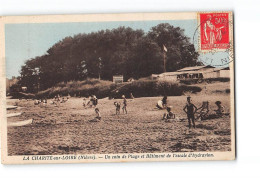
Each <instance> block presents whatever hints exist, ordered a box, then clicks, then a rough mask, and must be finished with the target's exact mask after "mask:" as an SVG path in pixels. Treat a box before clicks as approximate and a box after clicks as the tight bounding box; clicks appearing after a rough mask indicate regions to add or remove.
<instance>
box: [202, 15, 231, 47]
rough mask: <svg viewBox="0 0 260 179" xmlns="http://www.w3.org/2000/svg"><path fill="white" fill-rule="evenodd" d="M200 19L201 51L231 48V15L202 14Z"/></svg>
mask: <svg viewBox="0 0 260 179" xmlns="http://www.w3.org/2000/svg"><path fill="white" fill-rule="evenodd" d="M199 18H200V37H201V39H200V42H201V43H200V49H201V50H212V49H227V48H229V41H230V40H229V35H230V34H229V14H228V13H201V14H200V15H199Z"/></svg>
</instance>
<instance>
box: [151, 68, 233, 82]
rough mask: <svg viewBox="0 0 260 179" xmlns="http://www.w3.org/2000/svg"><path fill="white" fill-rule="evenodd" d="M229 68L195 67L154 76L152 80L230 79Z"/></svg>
mask: <svg viewBox="0 0 260 179" xmlns="http://www.w3.org/2000/svg"><path fill="white" fill-rule="evenodd" d="M229 77H230V70H229V67H225V68H215V67H213V66H210V65H207V66H194V67H185V68H182V69H180V70H177V71H175V72H165V73H162V74H152V76H151V78H152V79H158V80H171V81H177V80H185V79H202V78H229Z"/></svg>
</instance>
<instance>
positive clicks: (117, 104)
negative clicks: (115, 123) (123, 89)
mask: <svg viewBox="0 0 260 179" xmlns="http://www.w3.org/2000/svg"><path fill="white" fill-rule="evenodd" d="M114 105H115V107H116V114H120V105H121V104H120V103H118V102H116V101H115V102H114Z"/></svg>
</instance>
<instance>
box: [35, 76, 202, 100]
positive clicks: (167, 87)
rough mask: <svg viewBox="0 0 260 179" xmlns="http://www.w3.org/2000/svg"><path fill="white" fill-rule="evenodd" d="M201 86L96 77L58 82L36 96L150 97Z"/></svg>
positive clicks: (173, 94) (186, 90) (198, 90)
mask: <svg viewBox="0 0 260 179" xmlns="http://www.w3.org/2000/svg"><path fill="white" fill-rule="evenodd" d="M200 91H201V88H200V87H197V86H188V85H183V84H179V83H175V82H169V81H156V80H149V79H141V80H137V81H134V82H126V83H121V84H114V83H112V82H110V81H102V80H96V79H88V80H85V81H72V82H68V83H67V84H63V83H59V84H57V86H55V87H52V88H49V89H47V90H45V91H41V92H39V93H38V94H37V96H38V97H49V98H53V97H54V96H55V95H57V94H60V95H63V96H64V95H65V96H66V95H68V94H70V95H71V96H74V95H75V94H76V95H77V96H85V97H88V96H90V95H92V94H94V95H96V96H97V97H98V98H104V97H110V98H121V97H122V95H125V96H126V97H127V98H129V97H130V93H133V95H134V96H135V97H150V96H161V95H167V96H181V95H183V94H184V92H191V93H196V92H200Z"/></svg>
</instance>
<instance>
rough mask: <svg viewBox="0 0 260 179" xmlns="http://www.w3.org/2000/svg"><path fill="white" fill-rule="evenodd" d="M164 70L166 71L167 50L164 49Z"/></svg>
mask: <svg viewBox="0 0 260 179" xmlns="http://www.w3.org/2000/svg"><path fill="white" fill-rule="evenodd" d="M163 71H164V72H166V52H165V51H163Z"/></svg>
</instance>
